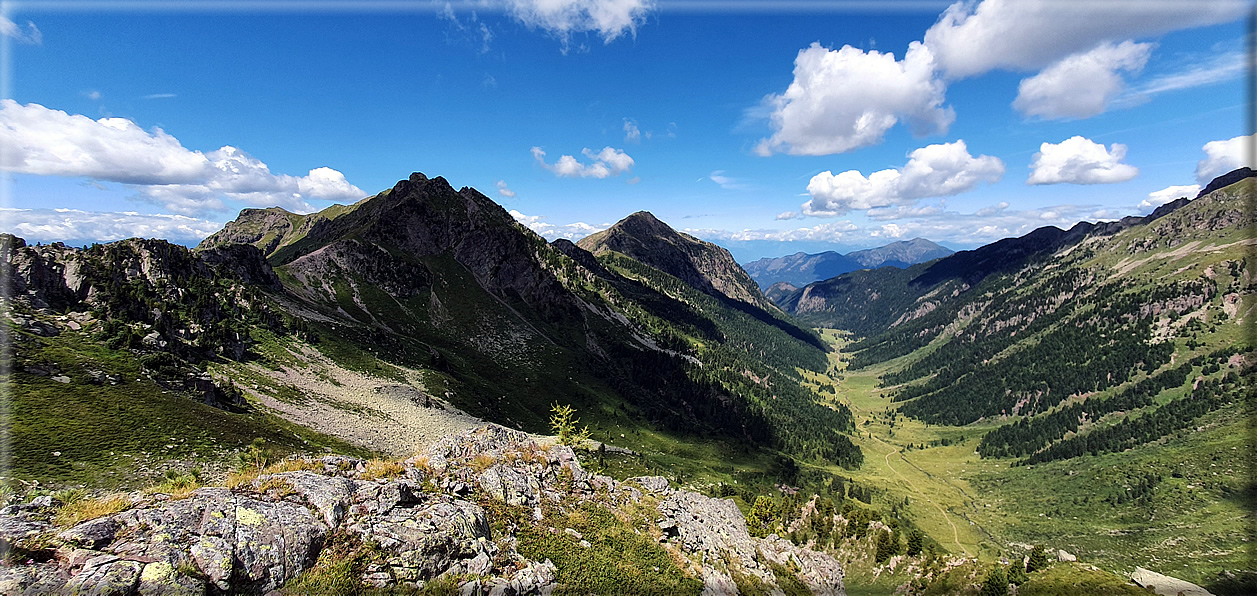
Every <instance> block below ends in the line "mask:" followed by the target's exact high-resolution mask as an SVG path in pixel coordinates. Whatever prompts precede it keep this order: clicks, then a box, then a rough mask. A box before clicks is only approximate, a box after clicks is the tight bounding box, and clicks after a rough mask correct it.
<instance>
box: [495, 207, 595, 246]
mask: <svg viewBox="0 0 1257 596" xmlns="http://www.w3.org/2000/svg"><path fill="white" fill-rule="evenodd" d="M510 214H511V217H513V218H515V221H517V222H519V223H521V224H524V226H525V227H527V228H528V229H530V230H532V231H534V232H536V233H537V234H538V235H539V236H541V237H543V238H545V239H546V240H551V241H553V240H558V239H559V238H567V239H568V240H580V239H581V238H584V237H585V236H588V235H590V234H593V233H594V232H601V231H603V230H605V229H607V228H609V227H611V224H605V223H604V224H602V225H601V226H593V225H590V224H587V223H585V222H583V221H578V222H576V223H570V224H563V225H555V224H552V223H548V222H546V221H545V220H546V218H545V216H542V215H524V214H523V213H520V212H519V211H516V210H514V209H511V211H510Z"/></svg>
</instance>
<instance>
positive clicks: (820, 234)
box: [685, 204, 1096, 246]
mask: <svg viewBox="0 0 1257 596" xmlns="http://www.w3.org/2000/svg"><path fill="white" fill-rule="evenodd" d="M1001 205H1002V207H990V208H986V209H982V210H979V211H978V212H976V213H958V212H955V211H943V210H933V209H920V210H917V211H918V213H916V214H914V215H910V216H907V217H905V218H903V219H898V220H896V221H894V222H887V223H875V224H872V225H863V226H861V225H856V224H855V223H853V222H851V221H846V220H842V221H836V222H828V223H824V224H821V225H818V226H813V227H803V228H796V229H792V230H770V229H761V230H734V231H730V230H717V229H709V228H708V229H686V230H685V232H686V233H689V234H691V235H693V236H697V237H699V238H702V239H704V240H711V241H715V242H720V241H731V242H745V241H754V240H770V241H787V242H788V241H813V242H830V243H835V244H845V245H848V246H878V245H882V244H885V243H886V242H887V240H888V239H889V240H893V239H899V238H918V237H919V238H929V239H930V240H933V241H935V242H948V243H955V244H961V245H968V246H977V245H982V244H988V243H990V242H994V241H996V240H999V239H1001V238H1010V237H1015V236H1023V235H1025V234H1027V233H1029V232H1030V231H1032V230H1034V229H1036V228H1040V227H1043V226H1049V225H1050V226H1056V227H1058V228H1061V229H1068V228H1070V227H1072V226H1073V225H1074V224H1076V223H1078V222H1079V221H1084V220H1088V219H1094V216H1095V215H1096V206H1094V205H1090V206H1088V205H1054V206H1050V207H1042V208H1038V209H1027V210H1010V209H1008V205H1007V204H1001Z"/></svg>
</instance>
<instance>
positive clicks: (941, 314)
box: [783, 178, 1257, 594]
mask: <svg viewBox="0 0 1257 596" xmlns="http://www.w3.org/2000/svg"><path fill="white" fill-rule="evenodd" d="M1254 192H1255V190H1254V183H1253V180H1252V179H1251V178H1249V179H1246V180H1244V181H1242V182H1239V183H1235V184H1231V185H1230V186H1227V187H1225V188H1222V189H1219V190H1216V191H1213V192H1210V193H1207V194H1204V193H1202V196H1201V197H1200V198H1198V199H1196V200H1194V201H1191V202H1186V201H1182V202H1180V203H1179V204H1177V205H1173V206H1172V207H1173V208H1171V209H1165V210H1163V211H1162V212H1159V213H1157V214H1154V215H1155V217H1149V218H1144V219H1143V220H1141V221H1135V222H1132V221H1126V222H1125V223H1124V224H1122V225H1107V226H1105V225H1096V226H1092V227H1091V228H1090V229H1089V230H1088V231H1087V233H1086V234H1082V235H1078V234H1075V235H1074V236H1073V237H1069V235H1068V234H1056V233H1053V234H1049V235H1045V238H1048V239H1049V240H1050V241H1039V242H1036V243H1035V246H1036V248H1035V250H1030V251H1024V252H1023V254H1022V255H1021V256H1019V257H1017V258H1013V259H1010V260H1008V261H1007V262H1005V263H1001V264H1000V266H999V267H988V268H987V269H985V270H983V271H980V272H978V274H971V273H972V271H970V270H967V269H965V268H964V267H962V266H961V265H973V264H975V263H987V264H988V265H989V261H983V260H982V259H981V258H980V257H981V255H980V254H979V255H977V256H974V255H968V256H966V259H967V261H965V262H962V263H960V264H958V263H956V262H952V263H948V261H949V259H943V260H941V261H937V262H935V263H934V264H931V265H929V266H928V267H922V266H918V267H916V268H913V269H909V270H903V271H894V270H890V271H873V272H860V274H858V275H857V274H847V275H844V276H840V277H839V278H835V279H832V280H827V281H825V282H818V284H813V286H809V288H811V289H812V290H813V292H810V293H809V292H805V290H807V289H808V288H804V289H800V290H799V291H796V292H794V293H793V294H792V295H791V296H790V297H789V300H787V301H785V302H783V305H784V306H785V308H786V310H788V311H795V312H797V311H799V310H801V307H800V304H801V302H800V300H804V301H805V300H807V299H808V298H811V299H812V300H813V304H812V305H811V307H810V309H802V310H806V311H807V312H805V313H801V314H800V316H802V317H803V318H805V320H809V321H820V320H824V322H828V323H837V324H839V325H840V328H845V329H848V330H854V331H855V332H856V335H855V336H850V335H847V336H841V335H837V336H835V335H829V334H828V333H827V335H826V336H827V337H832V338H835V339H834V340H833V341H835V342H836V345H837V346H838V347H839V348H840V349H839V351H838V353H836V354H835V355H834V356H833V357H834V358H835V363H836V366H837V367H838V368H839V369H840V371H841V372H839V373H836V374H835V373H831V375H830V376H829V377H823V376H814V377H811V380H812V381H813V382H815V383H817V384H819V385H823V384H826V383H831V382H834V381H837V383H836V385H837V389H838V390H837V397H838V399H839V400H840V401H843V402H844V403H848V404H850V406H851V409H852V411H853V413H854V415H855V418H856V424H857V429H859V430H860V431H863V434H862V435H860V434H857V439H856V442H857V444H859V445H860V447H861V448H862V449H863V450H864V452H865V455H866V462H868V464H866V465H865V466H864V467H863V468H862V469H861V470H860V471H859V472H858V473H856V474H854V475H853V479H855V480H856V481H859V482H862V483H864V484H866V485H868V486H870V487H872V488H873V489H874V490H875V492H876V493H877V494H876V495H875V498H874V502H875V503H880V504H881V505H882V506H883V507H886V508H888V509H889V508H892V507H902V508H904V509H906V511H907V515H908V517H909V518H910V519H912V520H913V522H914V523H915V524H916V525H918V526H920V527H923V528H925V529H926V530H927V531H928V532H929V534H930V535H931V536H932V537H934V538H935V539H937V540H938V541H939V543H940V545H941V547H943V548H947V549H948V550H950V551H952V552H967V553H970V554H979V553H984V554H985V556H988V557H993V556H996V555H998V554H1007V553H1009V551H1012V552H1013V553H1017V552H1019V551H1020V552H1024V551H1021V550H1020V549H1023V548H1027V547H1026V546H1018V545H1030V544H1047V545H1050V546H1051V547H1053V548H1059V549H1064V550H1067V551H1070V552H1071V553H1073V554H1076V555H1078V556H1079V557H1080V559H1081V560H1083V561H1090V562H1094V563H1096V564H1100V565H1101V566H1103V567H1105V568H1107V569H1110V570H1114V571H1119V572H1123V573H1128V572H1130V571H1132V570H1133V569H1134V567H1135V566H1143V567H1146V568H1151V569H1159V570H1161V571H1162V572H1163V573H1167V574H1171V575H1174V576H1176V577H1182V578H1184V579H1187V580H1189V581H1193V582H1196V583H1199V584H1201V585H1204V586H1206V587H1207V588H1210V589H1211V591H1213V592H1214V593H1218V594H1242V593H1250V592H1251V590H1252V589H1253V588H1254V585H1255V584H1254V583H1253V582H1254V580H1255V576H1254V575H1253V573H1252V570H1251V568H1250V563H1251V560H1252V555H1253V552H1252V550H1251V549H1252V546H1251V545H1252V540H1253V536H1252V534H1251V528H1252V525H1251V523H1252V517H1251V511H1253V510H1254V506H1257V501H1255V500H1254V496H1257V494H1255V492H1254V484H1253V482H1252V478H1251V477H1250V469H1249V466H1248V465H1247V463H1246V461H1247V458H1248V457H1250V456H1251V447H1252V446H1251V444H1250V443H1249V441H1248V438H1249V437H1250V436H1251V435H1250V434H1249V432H1248V430H1249V427H1248V418H1247V416H1246V412H1247V409H1248V408H1250V407H1252V404H1251V399H1252V393H1251V391H1250V389H1249V388H1250V387H1252V385H1253V382H1254V381H1255V380H1257V379H1254V377H1253V372H1252V371H1253V369H1252V365H1253V362H1254V360H1255V358H1254V356H1253V351H1252V349H1253V345H1252V343H1251V335H1250V334H1249V330H1251V328H1252V327H1251V324H1252V323H1251V320H1252V317H1253V316H1254V315H1257V312H1254V310H1253V309H1254V306H1255V305H1257V301H1255V300H1254V295H1253V290H1254V274H1253V266H1254V263H1253V261H1252V246H1253V241H1252V239H1251V238H1252V236H1251V232H1252V229H1253V228H1252V226H1253V225H1254V218H1253V215H1252V213H1251V212H1250V211H1248V210H1246V209H1245V206H1246V204H1248V203H1249V202H1251V201H1252V200H1253V197H1254ZM1080 226H1082V224H1080ZM1023 246H1024V244H1023ZM982 250H983V249H979V251H975V252H979V253H980V252H981V251H982ZM1005 252H1006V253H1007V251H1005ZM957 254H958V255H962V256H963V255H964V253H957ZM953 258H954V257H953ZM929 268H934V269H935V270H936V271H938V270H949V271H951V272H952V274H949V276H942V277H938V276H936V277H934V278H930V277H928V276H927V275H926V273H927V271H928V270H929ZM843 288H846V289H843ZM872 293H876V294H880V295H881V296H885V298H882V299H881V300H880V303H877V302H879V301H876V300H875V301H868V300H865V301H864V302H863V303H861V302H860V300H859V299H858V297H859V296H860V295H861V294H863V295H864V296H866V297H867V296H869V295H870V294H872ZM820 296H825V297H827V299H829V300H837V302H836V303H834V302H824V303H823V302H821V300H822V299H821V298H818V297H820ZM791 300H792V301H793V302H791ZM839 305H845V306H839ZM856 305H860V306H856ZM831 307H832V308H831ZM870 320H874V321H877V320H880V321H889V323H888V328H882V329H881V330H877V325H870V324H868V323H867V321H870ZM843 324H845V327H842V326H841V325H843ZM871 329H872V331H870V330H871ZM840 338H841V339H840ZM922 501H924V502H922ZM905 503H906V504H907V505H906V507H905ZM1017 556H1020V555H1017ZM879 581H881V580H879Z"/></svg>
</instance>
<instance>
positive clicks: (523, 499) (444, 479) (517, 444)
mask: <svg viewBox="0 0 1257 596" xmlns="http://www.w3.org/2000/svg"><path fill="white" fill-rule="evenodd" d="M306 463H308V464H311V465H310V466H309V467H313V468H314V469H315V470H321V473H320V472H315V471H295V472H281V473H276V474H269V475H262V476H259V477H258V478H257V479H256V480H254V481H253V482H251V483H248V484H245V485H242V486H241V487H239V488H237V489H236V490H229V489H227V488H201V489H198V490H196V491H194V492H193V493H192V495H191V496H190V497H188V498H185V499H179V500H156V501H154V500H147V499H144V498H142V495H139V494H137V495H136V496H135V497H134V498H133V499H132V504H133V507H134V508H133V509H130V510H127V511H123V512H121V513H117V514H113V515H109V516H106V517H102V518H100V519H96V520H91V521H87V522H84V523H82V524H79V525H77V526H75V527H73V528H68V529H64V530H62V531H60V532H59V533H57V532H56V531H55V530H54V529H52V528H51V527H50V526H49V525H48V523H47V522H46V521H44V520H45V519H47V518H48V517H50V515H51V512H52V510H51V507H50V505H51V503H30V504H26V505H19V506H10V507H8V508H5V509H4V510H3V511H0V541H7V542H4V543H3V544H10V545H18V546H20V545H23V544H28V545H30V546H29V548H33V549H35V550H37V551H38V552H39V555H37V556H38V558H39V560H40V561H46V562H42V563H38V562H35V561H34V560H32V561H30V563H29V564H23V565H14V566H11V567H0V593H3V594H54V593H81V594H119V595H127V596H131V595H140V594H163V595H165V594H214V595H218V594H265V593H268V592H271V591H274V590H277V589H281V588H282V587H283V586H284V585H285V584H286V583H287V582H289V580H292V579H293V578H295V577H297V576H298V575H299V574H301V573H302V572H304V571H306V570H307V569H309V568H310V567H311V566H313V565H315V564H316V561H318V560H319V559H318V555H319V552H320V550H321V549H323V548H324V547H325V546H326V545H327V544H329V543H336V544H339V541H340V540H342V539H343V538H344V537H345V536H349V537H350V538H351V539H350V540H349V542H348V543H349V544H360V545H363V546H367V545H369V546H368V549H369V552H371V553H372V555H371V556H372V557H373V558H372V560H371V562H370V563H369V564H368V565H367V566H366V568H365V569H364V570H362V571H360V573H361V574H362V577H361V580H362V581H363V583H364V585H372V586H376V587H378V588H386V589H387V588H390V587H396V586H404V585H410V586H412V587H413V586H422V585H424V584H425V583H426V582H430V581H433V580H436V579H437V578H441V577H451V576H452V577H459V578H465V579H463V581H462V582H461V583H459V584H458V590H459V593H460V594H469V595H477V596H489V595H494V596H503V595H525V594H527V595H534V594H542V595H544V594H549V593H550V592H551V591H553V590H554V589H555V588H556V587H557V586H558V583H557V582H558V579H557V578H558V571H559V570H558V569H557V568H556V567H555V565H554V563H552V562H551V561H550V560H548V559H547V560H544V561H540V562H539V561H536V560H529V559H527V558H525V557H524V556H522V555H521V554H520V553H519V552H518V551H517V550H516V547H517V544H518V543H517V542H516V538H515V536H514V534H513V532H514V526H508V527H507V528H506V531H505V532H504V533H502V534H501V535H495V534H494V531H493V530H492V528H491V526H490V523H489V517H488V514H487V513H486V511H485V508H484V507H482V506H481V504H479V503H485V502H492V501H499V502H502V503H505V504H506V505H507V506H522V507H528V508H531V509H532V510H533V517H532V519H534V520H537V521H538V522H541V521H543V520H544V519H545V518H546V515H547V513H546V512H547V511H551V510H555V509H557V510H563V509H564V508H570V507H572V506H585V505H584V504H588V503H590V502H593V503H596V504H597V505H598V506H601V507H606V508H610V509H616V508H618V507H622V506H625V505H629V504H638V505H635V506H637V507H640V504H641V503H642V502H643V500H644V502H646V503H656V499H662V500H661V501H658V503H657V506H658V511H659V518H658V519H657V520H656V521H657V523H658V527H659V528H660V529H661V530H662V531H663V538H662V539H661V542H662V543H663V544H664V548H666V549H668V550H669V551H671V552H672V554H673V555H674V556H678V557H685V558H688V559H690V563H687V564H686V566H687V568H688V569H691V570H692V571H689V572H687V573H695V574H697V575H699V576H700V577H701V579H702V580H703V582H704V584H705V590H704V591H705V593H709V594H733V593H736V592H737V583H738V582H740V581H743V579H746V580H749V581H751V582H752V583H755V582H758V583H759V584H762V586H763V587H764V588H765V590H766V591H767V592H768V593H770V594H778V593H780V592H781V589H780V587H779V586H778V585H777V583H776V576H775V574H774V573H773V570H772V569H771V568H770V567H769V563H773V564H776V565H780V566H781V568H785V569H791V570H797V575H798V577H799V579H800V580H801V581H802V582H803V583H804V585H806V586H807V587H808V588H809V589H810V590H811V591H812V592H813V593H814V594H824V595H838V594H843V591H842V570H841V569H840V568H839V567H838V563H837V562H836V561H834V560H833V559H832V558H831V557H829V556H828V555H824V554H821V553H816V552H813V551H811V550H808V549H806V548H802V547H798V546H795V545H793V544H791V543H789V542H787V541H785V540H781V539H778V538H776V537H770V538H769V539H766V540H761V539H757V538H753V537H751V536H750V534H749V533H748V532H747V528H746V521H745V519H744V518H743V517H742V514H741V513H740V512H739V511H738V509H737V507H736V506H734V504H733V502H732V501H728V500H720V499H712V498H708V497H705V496H703V495H700V494H697V493H692V492H687V491H683V490H675V489H672V488H671V487H669V485H668V481H667V480H666V479H664V478H662V477H657V476H655V477H641V478H635V479H633V480H632V482H626V483H621V482H617V481H615V480H614V479H612V478H609V477H606V476H597V475H592V474H589V473H588V472H586V471H585V470H584V469H583V468H582V467H581V465H580V462H579V461H578V460H577V459H576V454H575V453H574V452H573V451H572V450H571V448H569V447H566V446H561V445H555V446H544V447H543V446H542V445H539V444H538V443H537V442H536V441H534V439H533V437H531V436H530V435H526V434H524V433H520V432H517V431H512V430H509V429H504V428H501V427H495V426H488V427H484V428H480V429H475V430H472V431H468V432H465V433H461V434H459V435H452V436H450V437H446V438H445V439H443V440H442V441H441V442H439V444H438V445H437V446H435V447H434V448H433V450H432V451H430V452H429V453H428V454H426V455H421V456H418V457H416V458H413V459H411V460H409V461H408V462H406V463H405V465H404V469H403V470H402V471H400V472H399V473H397V474H396V475H395V477H391V478H376V479H366V478H367V476H366V474H365V472H366V470H367V468H366V466H365V462H363V461H361V460H356V459H353V458H344V457H340V456H326V457H322V458H319V459H314V460H307V462H306ZM638 487H640V489H639V488H638ZM486 500H487V501H486ZM497 506H498V505H494V507H497ZM512 523H514V522H512ZM333 531H335V532H337V534H335V535H333V534H332V532H333ZM553 531H554V532H555V533H562V532H563V529H562V528H555V529H553ZM566 534H567V536H568V537H569V538H570V539H572V540H575V541H578V544H580V545H581V546H582V547H585V548H593V543H591V542H589V541H586V540H584V539H585V538H589V540H590V541H594V540H595V538H594V537H590V536H588V535H587V534H582V532H580V531H577V530H575V529H570V528H569V529H568V531H567V533H566ZM54 535H55V538H54ZM48 544H55V545H59V546H54V547H47V546H46V545H48ZM23 548H27V547H25V546H24V547H23ZM54 551H55V552H54ZM734 578H737V581H735V580H734Z"/></svg>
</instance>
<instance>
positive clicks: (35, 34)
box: [0, 15, 44, 45]
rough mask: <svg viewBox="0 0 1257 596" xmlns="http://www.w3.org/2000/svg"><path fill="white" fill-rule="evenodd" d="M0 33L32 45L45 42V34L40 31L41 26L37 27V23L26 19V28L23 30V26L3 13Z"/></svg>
mask: <svg viewBox="0 0 1257 596" xmlns="http://www.w3.org/2000/svg"><path fill="white" fill-rule="evenodd" d="M0 35H3V36H4V37H8V38H11V39H13V41H16V42H18V43H25V44H30V45H40V44H42V43H43V42H44V34H43V33H40V32H39V27H36V26H35V23H32V22H30V21H26V30H25V31H23V30H22V27H20V26H19V25H18V24H17V23H14V22H13V21H10V20H9V19H8V18H6V17H4V16H3V15H0Z"/></svg>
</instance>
